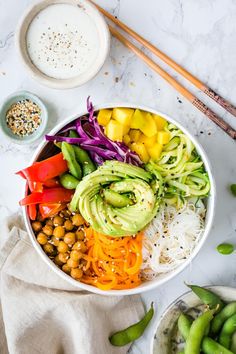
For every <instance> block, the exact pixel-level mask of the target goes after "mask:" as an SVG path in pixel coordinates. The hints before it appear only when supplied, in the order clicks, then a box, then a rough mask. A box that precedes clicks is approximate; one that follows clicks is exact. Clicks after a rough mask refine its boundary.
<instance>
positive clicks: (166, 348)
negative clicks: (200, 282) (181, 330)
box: [150, 286, 236, 354]
mask: <svg viewBox="0 0 236 354" xmlns="http://www.w3.org/2000/svg"><path fill="white" fill-rule="evenodd" d="M207 288H208V289H210V290H212V291H213V292H215V293H216V294H217V295H219V296H220V297H221V298H222V300H224V301H225V302H231V301H235V300H236V289H234V288H230V287H226V286H209V287H207ZM201 308H202V302H201V301H200V299H199V298H198V297H197V296H196V295H195V294H194V293H193V292H192V291H189V292H187V293H185V294H183V295H181V296H180V297H179V298H178V299H176V300H175V301H174V302H173V303H172V304H170V305H169V306H168V308H167V309H166V310H165V312H164V313H163V314H162V316H161V317H160V319H159V321H158V323H157V326H156V329H155V331H154V334H153V339H152V342H151V348H150V354H169V353H173V354H175V353H178V352H179V351H180V350H181V349H182V347H181V342H182V341H181V339H180V338H179V336H178V331H177V320H178V318H179V316H180V314H181V312H188V313H190V314H191V315H193V317H195V316H194V312H195V313H196V314H197V313H199V311H200V310H201Z"/></svg>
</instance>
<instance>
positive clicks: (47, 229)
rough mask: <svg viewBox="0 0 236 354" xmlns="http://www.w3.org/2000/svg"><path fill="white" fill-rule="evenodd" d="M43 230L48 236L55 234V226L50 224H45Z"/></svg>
mask: <svg viewBox="0 0 236 354" xmlns="http://www.w3.org/2000/svg"><path fill="white" fill-rule="evenodd" d="M43 232H44V233H45V234H46V235H47V236H51V235H52V234H53V227H52V226H50V225H47V224H46V225H45V226H44V227H43Z"/></svg>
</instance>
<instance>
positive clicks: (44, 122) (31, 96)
mask: <svg viewBox="0 0 236 354" xmlns="http://www.w3.org/2000/svg"><path fill="white" fill-rule="evenodd" d="M19 97H22V98H23V99H27V98H29V99H30V100H32V101H34V102H35V103H36V104H37V105H39V106H40V108H41V110H42V122H41V127H40V126H39V128H38V129H37V130H36V131H35V132H34V133H33V134H31V135H28V136H26V138H22V139H17V137H14V134H13V133H11V132H10V131H9V134H8V133H6V132H5V130H4V128H3V127H2V119H3V113H4V112H5V111H6V110H7V109H8V108H9V107H10V106H11V104H12V103H11V104H10V101H11V100H14V99H16V101H17V98H19ZM0 121H1V124H0V126H1V131H2V133H3V135H4V136H5V137H7V138H8V139H9V140H11V141H12V142H14V143H15V144H18V145H28V144H32V143H34V142H35V141H37V140H38V139H40V138H41V137H42V135H43V134H45V131H46V128H47V124H48V109H47V106H46V104H45V103H44V102H43V101H42V99H41V98H40V97H39V96H37V95H35V94H34V93H32V92H30V91H26V90H21V91H15V92H12V93H11V94H10V95H8V96H7V97H5V98H4V100H3V101H2V103H1V106H0ZM3 124H4V123H3Z"/></svg>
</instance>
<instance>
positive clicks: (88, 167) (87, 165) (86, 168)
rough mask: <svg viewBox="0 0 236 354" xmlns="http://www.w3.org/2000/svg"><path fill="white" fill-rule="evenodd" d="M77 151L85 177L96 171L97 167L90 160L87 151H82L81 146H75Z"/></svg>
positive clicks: (77, 157)
mask: <svg viewBox="0 0 236 354" xmlns="http://www.w3.org/2000/svg"><path fill="white" fill-rule="evenodd" d="M73 148H74V151H75V157H76V160H77V161H78V162H79V163H80V164H81V166H82V170H83V176H86V175H88V174H90V173H91V172H93V171H95V170H96V166H95V165H94V163H93V161H92V160H91V159H90V157H89V154H88V153H87V151H85V150H83V149H81V148H80V147H79V146H75V145H73Z"/></svg>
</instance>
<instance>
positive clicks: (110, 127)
mask: <svg viewBox="0 0 236 354" xmlns="http://www.w3.org/2000/svg"><path fill="white" fill-rule="evenodd" d="M106 135H107V137H108V138H109V139H111V140H113V141H122V140H123V135H124V134H123V125H122V124H120V123H119V122H117V121H116V120H114V119H111V120H110V122H109V123H108V124H107V126H106Z"/></svg>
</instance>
